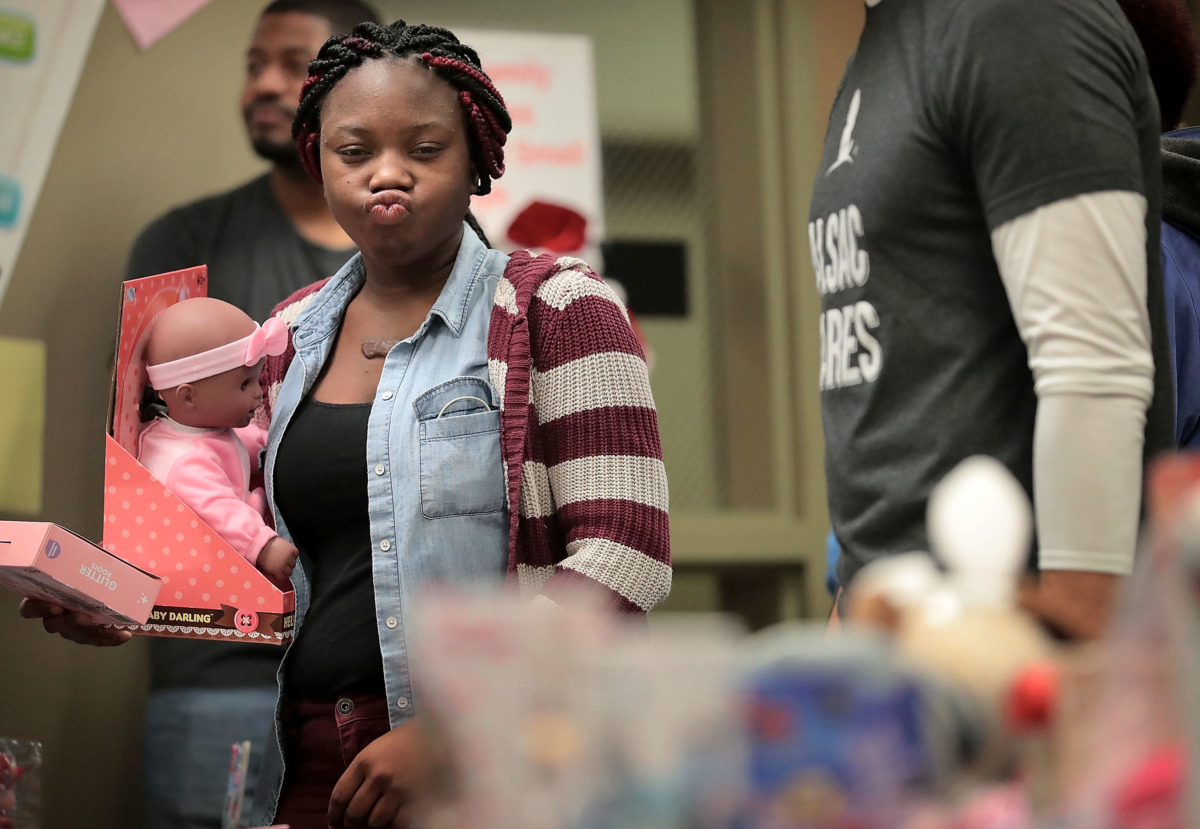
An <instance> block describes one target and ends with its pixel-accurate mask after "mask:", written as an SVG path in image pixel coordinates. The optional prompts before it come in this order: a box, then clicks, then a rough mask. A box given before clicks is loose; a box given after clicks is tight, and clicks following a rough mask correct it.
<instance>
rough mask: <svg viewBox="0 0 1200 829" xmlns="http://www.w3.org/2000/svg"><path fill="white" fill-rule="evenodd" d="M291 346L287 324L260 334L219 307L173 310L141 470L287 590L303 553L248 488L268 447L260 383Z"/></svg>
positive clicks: (158, 339) (160, 324) (159, 326)
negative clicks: (159, 401)
mask: <svg viewBox="0 0 1200 829" xmlns="http://www.w3.org/2000/svg"><path fill="white" fill-rule="evenodd" d="M286 346H287V327H286V325H285V324H284V323H283V322H282V321H281V320H278V319H270V320H268V321H267V323H266V325H264V326H263V327H261V328H260V327H259V326H258V325H257V324H256V323H255V322H254V321H253V320H252V319H250V317H248V316H246V314H245V313H243V312H242V311H241V310H239V309H238V308H236V307H234V306H233V305H230V304H229V303H227V302H222V301H221V300H218V299H210V298H208V297H196V298H193V299H186V300H183V301H182V302H179V303H177V304H175V305H172V306H171V307H170V308H167V309H166V310H165V311H163V312H161V313H160V314H159V315H158V316H157V317H156V318H155V320H154V323H153V325H152V326H151V328H150V332H149V335H148V338H147V341H146V362H147V366H146V371H147V373H148V374H149V376H150V384H151V385H152V386H153V387H154V389H155V390H156V391H157V392H159V394H161V395H162V398H163V401H164V402H165V403H166V405H167V415H166V416H165V417H158V418H156V419H155V420H154V421H152V422H151V423H150V424H148V425H147V426H146V428H145V429H143V430H142V434H141V437H140V438H139V439H138V461H140V462H141V464H142V466H144V467H146V469H147V470H148V471H149V472H150V474H151V475H153V476H154V477H155V478H157V479H158V480H159V481H161V482H162V483H163V484H165V485H166V486H167V488H168V489H170V490H171V491H172V492H173V493H175V495H177V496H178V497H179V498H180V499H181V500H182V501H183V502H184V503H186V504H187V505H188V506H189V507H191V508H192V509H193V510H195V512H196V514H197V515H199V516H200V517H201V518H202V519H204V521H205V522H206V523H207V524H208V525H209V526H210V527H212V528H213V529H214V530H216V531H217V533H218V534H220V536H221V537H222V538H223V539H225V540H226V541H227V542H228V543H229V544H230V545H231V546H232V547H233V548H234V549H235V550H237V551H238V552H239V553H240V554H241V555H242V556H243V557H244V558H245V559H246V560H247V561H249V562H250V563H251V564H254V565H255V566H257V567H258V569H259V570H261V571H262V572H263V573H265V574H266V575H267V576H269V577H271V578H272V579H273V580H274V581H276V582H277V583H279V584H280V585H281V586H282V585H286V584H288V582H289V580H290V578H291V574H292V568H294V567H295V566H296V557H297V551H296V547H295V546H294V545H292V544H291V543H290V542H288V541H287V540H285V539H283V538H280V537H279V535H278V534H277V533H276V532H275V530H273V529H272V528H271V526H270V525H269V524H267V522H266V521H265V520H264V516H265V515H266V499H265V497H264V496H263V492H262V489H261V488H258V489H255V490H253V491H251V490H250V486H249V484H250V473H251V466H252V460H253V461H254V462H257V459H258V453H259V450H261V449H262V447H263V446H264V445H265V444H266V440H267V433H266V431H265V430H264V429H262V428H261V427H259V426H257V425H254V424H253V423H252V421H253V419H254V411H255V410H256V409H257V408H258V407H259V405H260V404H261V403H262V398H263V391H262V387H261V386H260V385H259V382H258V375H259V373H260V372H261V371H262V367H263V360H264V358H265V357H266V356H267V355H268V354H270V355H272V356H273V355H277V354H281V353H283V350H284V348H285V347H286Z"/></svg>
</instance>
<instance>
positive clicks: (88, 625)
mask: <svg viewBox="0 0 1200 829" xmlns="http://www.w3.org/2000/svg"><path fill="white" fill-rule="evenodd" d="M20 613H21V615H22V616H24V617H25V618H26V619H41V620H42V627H44V628H45V629H46V632H47V633H57V634H58V635H59V636H61V637H62V638H64V639H69V640H71V641H72V642H77V643H78V644H80V645H96V646H98V647H110V646H112V645H122V644H124V643H125V642H128V641H129V640H130V639H131V638H133V634H132V633H131V632H130V631H128V630H115V629H113V628H106V627H101V626H100V625H98V624H96V623H95V622H91V621H88V618H87V617H86V616H85V615H84V614H82V613H77V612H75V611H72V610H67V609H66V608H65V607H63V606H61V605H57V604H52V603H51V602H43V601H40V600H38V599H22V600H21V609H20Z"/></svg>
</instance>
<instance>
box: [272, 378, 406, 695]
mask: <svg viewBox="0 0 1200 829" xmlns="http://www.w3.org/2000/svg"><path fill="white" fill-rule="evenodd" d="M370 415H371V404H370V403H351V404H337V403H322V402H321V401H319V400H313V399H312V398H311V397H307V398H305V399H304V400H303V401H302V402H301V403H300V405H299V406H298V407H297V409H296V412H295V414H294V415H293V416H292V420H291V422H290V423H289V424H288V427H287V431H286V432H285V433H284V435H283V440H282V441H281V442H280V445H279V453H278V456H277V458H276V461H275V501H276V503H277V505H278V506H279V512H280V514H281V515H282V516H283V520H284V522H285V523H286V524H287V528H288V530H289V531H290V532H291V535H292V540H293V542H294V543H295V544H296V547H297V548H299V550H300V563H301V564H302V565H303V567H304V572H305V575H306V576H307V577H308V582H309V586H310V602H309V607H308V612H307V614H306V615H305V617H304V623H303V625H301V627H300V629H299V631H298V632H297V634H296V639H295V641H294V642H293V643H292V646H291V650H290V652H289V653H288V656H287V669H286V673H285V676H284V683H285V688H286V690H287V694H288V697H289V698H291V699H293V700H295V699H309V700H332V699H334V698H336V697H337V696H338V695H339V694H343V693H378V694H382V693H384V684H383V658H382V656H381V655H380V649H379V634H378V632H377V630H376V626H375V619H376V613H375V591H374V587H373V584H372V580H371V527H370V519H369V517H368V512H367V420H368V418H369V417H370Z"/></svg>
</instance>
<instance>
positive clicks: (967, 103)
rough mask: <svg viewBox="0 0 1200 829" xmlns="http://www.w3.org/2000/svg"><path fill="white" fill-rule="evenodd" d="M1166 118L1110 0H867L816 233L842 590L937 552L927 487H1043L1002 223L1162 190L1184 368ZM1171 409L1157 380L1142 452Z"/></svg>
mask: <svg viewBox="0 0 1200 829" xmlns="http://www.w3.org/2000/svg"><path fill="white" fill-rule="evenodd" d="M1158 122H1159V119H1158V106H1157V102H1156V100H1155V97H1154V92H1153V88H1152V87H1151V84H1150V79H1149V75H1148V73H1147V68H1146V62H1145V57H1144V55H1143V53H1142V50H1141V47H1140V46H1139V44H1138V41H1137V39H1136V37H1135V35H1134V33H1133V31H1132V29H1131V28H1130V27H1129V25H1128V23H1127V22H1126V21H1125V18H1124V16H1123V15H1122V13H1121V11H1120V9H1119V8H1118V7H1117V5H1116V3H1115V2H1112V0H882V2H881V3H880V4H879V5H877V6H874V7H871V8H868V9H867V20H866V26H865V28H864V30H863V33H862V37H861V39H860V41H859V45H858V49H857V51H856V53H855V55H854V56H853V57H852V58H851V60H850V63H849V65H848V66H847V69H846V73H845V75H844V77H843V78H842V83H841V87H840V89H839V91H838V95H837V99H836V101H835V103H834V106H833V112H832V115H831V118H830V123H829V131H828V134H827V135H826V141H825V152H824V156H823V158H822V161H821V167H820V169H819V170H818V172H817V181H816V185H815V187H814V191H813V199H812V209H811V213H810V222H809V228H808V230H809V242H810V248H811V252H812V257H813V267H814V269H815V272H816V277H817V288H818V290H819V291H820V293H821V296H822V311H823V313H822V314H821V319H820V336H821V372H820V384H821V406H822V414H823V420H824V430H825V446H826V477H827V481H828V494H829V509H830V516H831V519H832V522H833V528H834V532H835V534H836V535H837V537H838V540H839V541H840V542H841V544H842V549H843V555H842V557H841V560H840V562H839V565H838V576H839V579H840V580H841V582H842V584H846V583H848V582H849V580H850V579H851V578H852V577H853V576H854V574H855V573H856V572H857V571H858V570H859V569H860V568H861V567H862V566H863V565H864V564H866V563H867V562H869V561H871V560H873V559H876V558H878V557H881V556H884V555H888V554H892V553H898V552H904V551H907V550H920V549H927V548H928V545H927V541H926V535H925V508H926V502H927V500H928V497H929V492H930V489H931V488H932V487H933V486H934V484H936V483H937V482H938V481H939V480H940V479H941V478H942V477H943V476H944V475H945V474H946V473H947V472H949V471H950V470H951V469H952V468H953V467H954V466H955V465H956V464H957V463H958V462H959V461H961V460H962V459H963V458H965V457H967V456H969V455H973V454H986V455H991V456H992V457H995V458H997V459H999V460H1000V461H1002V462H1003V463H1004V464H1005V465H1007V466H1008V468H1009V469H1010V470H1012V472H1013V473H1014V474H1015V475H1016V476H1017V478H1018V479H1019V480H1020V481H1021V483H1022V485H1023V486H1024V487H1025V489H1026V491H1027V492H1029V493H1031V494H1032V489H1033V426H1034V415H1035V412H1036V408H1037V400H1036V397H1035V395H1034V391H1033V377H1032V374H1031V373H1030V370H1029V367H1028V361H1027V354H1026V350H1025V347H1024V344H1023V343H1022V342H1021V339H1020V337H1019V336H1018V333H1017V329H1016V324H1015V322H1014V320H1013V316H1012V313H1011V311H1010V309H1009V305H1008V300H1007V296H1006V294H1005V291H1004V286H1003V284H1002V283H1001V280H1000V275H999V272H998V270H997V267H996V262H995V259H994V258H993V255H992V246H991V235H990V234H991V231H992V230H994V229H995V228H997V227H998V226H1000V225H1002V224H1004V223H1005V222H1007V221H1009V220H1010V219H1014V218H1017V217H1018V216H1021V215H1024V214H1026V213H1028V212H1030V211H1032V210H1034V209H1036V208H1038V207H1041V206H1043V205H1046V204H1050V203H1052V202H1055V201H1059V200H1061V199H1065V198H1070V197H1073V196H1078V195H1082V194H1085V193H1090V192H1096V191H1103V190H1124V191H1133V192H1137V193H1141V194H1143V195H1145V196H1146V198H1147V201H1148V203H1149V210H1148V215H1147V217H1146V235H1147V245H1146V256H1147V261H1148V265H1149V274H1150V279H1149V291H1148V295H1149V298H1148V305H1149V308H1150V317H1151V330H1152V334H1153V351H1154V358H1155V364H1156V365H1158V366H1167V365H1168V357H1167V340H1166V336H1165V333H1166V320H1165V314H1164V310H1163V297H1162V280H1161V268H1160V264H1159V218H1160V201H1161V176H1160V171H1159V161H1158ZM1080 276H1081V278H1084V277H1086V274H1080ZM1172 400H1173V391H1172V386H1171V376H1170V372H1169V371H1158V372H1156V377H1155V396H1154V403H1153V405H1152V406H1151V411H1150V413H1149V415H1148V418H1147V431H1146V452H1147V455H1149V454H1151V453H1153V452H1155V451H1157V450H1160V449H1163V448H1166V447H1168V446H1170V444H1171V438H1172V423H1171V409H1172V406H1173V402H1172Z"/></svg>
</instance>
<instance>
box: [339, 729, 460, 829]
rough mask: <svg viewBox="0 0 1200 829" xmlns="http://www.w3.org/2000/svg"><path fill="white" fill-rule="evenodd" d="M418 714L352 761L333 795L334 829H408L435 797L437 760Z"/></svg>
mask: <svg viewBox="0 0 1200 829" xmlns="http://www.w3.org/2000/svg"><path fill="white" fill-rule="evenodd" d="M438 754H439V753H438V752H437V751H436V750H435V747H434V745H433V740H431V739H430V736H429V734H428V732H427V731H426V729H425V728H424V727H423V724H422V723H421V722H420V720H419V718H415V717H414V718H413V719H411V720H409V721H408V722H406V723H402V724H401V725H399V726H397V727H396V728H393V729H392V730H391V731H389V732H388V733H387V734H384V735H383V736H381V737H379V738H377V739H376V740H375V741H374V742H372V743H371V744H370V745H368V746H367V747H366V748H364V749H363V750H362V751H361V752H359V755H358V756H357V757H355V758H354V760H353V761H352V762H351V763H350V767H349V768H347V769H346V771H345V773H344V774H343V775H342V777H341V779H340V780H338V782H337V785H336V786H334V787H333V794H332V796H331V797H330V798H329V825H330V826H331V827H333V829H407V827H409V826H411V825H412V823H413V820H414V818H415V817H416V816H417V814H418V813H419V811H420V809H421V808H422V807H423V806H424V805H426V804H427V803H428V802H429V800H430V798H432V797H433V794H434V789H435V787H436V786H437V783H438V779H439V778H438V774H439V765H440V764H439V761H438V760H437V759H436V758H437V756H438Z"/></svg>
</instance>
